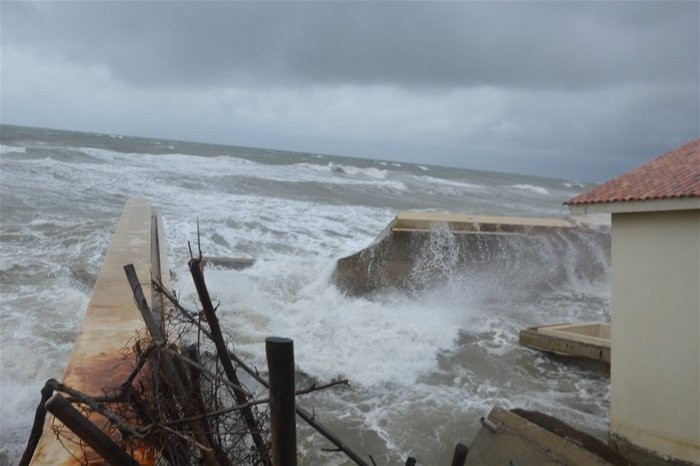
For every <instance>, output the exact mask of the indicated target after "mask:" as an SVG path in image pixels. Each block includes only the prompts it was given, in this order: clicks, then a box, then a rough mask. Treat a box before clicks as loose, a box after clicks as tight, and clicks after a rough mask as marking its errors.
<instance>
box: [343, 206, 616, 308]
mask: <svg viewBox="0 0 700 466" xmlns="http://www.w3.org/2000/svg"><path fill="white" fill-rule="evenodd" d="M592 249H595V252H591V250H592ZM609 250H610V238H609V228H608V227H607V226H606V225H591V224H586V223H583V222H581V221H579V220H576V219H573V218H568V219H554V218H527V217H495V216H480V215H461V214H440V213H430V212H402V213H399V214H398V215H397V216H396V218H394V220H392V221H391V223H389V225H388V226H387V227H386V228H385V230H384V231H383V232H382V233H381V234H380V235H379V237H378V238H377V239H376V240H375V241H374V242H373V243H372V244H371V245H370V246H368V247H367V248H365V249H364V250H362V251H360V252H358V253H356V254H353V255H351V256H348V257H345V258H342V259H340V260H338V262H337V266H336V270H335V273H334V280H335V283H336V285H337V286H338V287H339V288H340V289H341V290H343V291H344V292H347V293H350V294H360V293H366V292H370V291H373V290H376V289H380V288H384V287H392V288H399V289H404V290H414V289H417V288H423V287H426V286H430V285H431V284H435V283H438V282H440V281H444V280H446V279H448V278H449V276H451V275H454V274H458V273H465V272H466V273H468V272H473V271H476V270H480V271H483V270H485V269H493V270H496V271H499V270H503V269H504V267H505V268H509V269H510V270H513V269H514V268H517V266H518V265H519V264H520V265H527V267H532V266H536V265H537V264H545V263H547V262H552V263H553V264H556V263H557V261H559V263H560V264H562V263H563V262H564V261H561V260H559V259H562V258H567V260H570V259H572V258H573V260H575V261H577V264H575V267H576V268H577V269H578V271H579V272H580V273H581V274H584V275H591V276H592V275H595V274H600V273H603V271H604V270H607V265H608V262H609Z"/></svg>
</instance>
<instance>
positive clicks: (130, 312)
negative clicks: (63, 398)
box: [31, 199, 169, 466]
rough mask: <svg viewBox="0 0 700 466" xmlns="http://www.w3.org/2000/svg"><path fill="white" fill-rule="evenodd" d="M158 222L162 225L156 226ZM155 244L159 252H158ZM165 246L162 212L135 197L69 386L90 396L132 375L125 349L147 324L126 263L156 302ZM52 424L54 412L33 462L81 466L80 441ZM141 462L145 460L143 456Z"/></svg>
mask: <svg viewBox="0 0 700 466" xmlns="http://www.w3.org/2000/svg"><path fill="white" fill-rule="evenodd" d="M152 220H154V221H155V222H156V223H155V225H159V226H160V227H159V228H155V227H152ZM152 229H153V230H154V231H156V230H157V235H156V237H157V238H158V241H157V242H155V241H152ZM152 244H153V245H155V247H154V248H153V249H154V250H155V251H157V252H155V253H154V254H152ZM164 245H165V242H164V234H163V229H162V225H161V222H160V218H159V215H158V214H154V212H153V209H152V208H151V205H150V203H149V202H148V201H146V200H143V199H130V200H129V201H128V202H127V203H126V206H125V207H124V211H123V213H122V216H121V219H120V220H119V224H118V226H117V230H116V232H115V234H114V238H113V240H112V243H111V245H110V247H109V250H108V251H107V255H106V256H105V259H104V263H103V265H102V269H101V270H100V275H99V277H98V278H97V282H96V283H95V288H94V289H93V292H92V296H91V297H90V301H89V304H88V306H87V309H86V311H85V316H84V317H83V322H82V325H81V328H80V332H79V333H78V337H77V339H76V341H75V346H74V348H73V353H72V354H71V357H70V360H69V361H68V365H67V367H66V370H65V373H64V376H63V383H64V384H66V385H68V386H70V387H72V388H75V389H77V390H79V391H81V392H83V393H86V394H88V395H93V396H99V395H102V394H103V391H104V389H105V388H118V387H119V386H120V385H121V384H122V383H123V382H124V381H125V380H126V379H127V377H128V376H129V374H130V372H131V370H132V361H128V360H127V361H125V360H123V359H122V356H123V354H124V350H125V349H130V348H129V343H130V341H131V342H132V343H133V340H132V339H133V337H134V336H135V335H136V333H137V332H139V331H140V330H142V329H143V328H144V322H143V319H142V318H141V314H140V313H139V310H138V308H137V307H136V305H135V303H134V298H133V293H132V291H131V288H130V287H129V283H128V282H127V279H126V275H125V273H124V270H123V267H124V266H125V265H126V264H133V265H134V267H135V269H136V272H137V273H138V276H139V279H140V281H141V286H142V287H143V291H144V294H145V296H146V298H147V299H148V301H149V305H150V302H151V269H152V263H154V265H155V266H157V265H158V263H160V270H161V271H162V277H163V280H166V279H167V278H169V272H168V261H167V256H166V255H165V253H164V250H165V248H164ZM76 311H77V310H76ZM91 419H93V420H94V422H96V423H97V424H98V425H100V424H101V423H102V422H103V419H102V418H100V416H97V415H96V416H93V417H92V418H91ZM52 422H53V416H51V415H49V416H48V417H47V423H46V425H45V427H44V433H43V435H42V438H41V440H40V442H39V445H38V447H37V450H36V452H35V454H34V457H33V459H32V463H31V464H33V465H42V466H43V465H45V466H49V465H50V466H58V465H73V464H81V463H80V462H79V461H78V460H77V459H76V458H75V457H77V458H81V457H83V453H82V452H81V450H80V447H79V445H78V444H77V443H73V442H70V441H66V440H67V439H65V438H64V439H63V440H64V441H63V444H61V442H59V441H58V440H57V438H56V436H55V435H54V434H53V432H52V431H51V426H52ZM55 422H56V423H57V424H58V421H55ZM63 435H65V436H66V437H67V438H68V439H70V438H71V437H72V434H71V433H70V432H69V431H68V429H64V430H63ZM93 455H94V454H93ZM137 460H139V461H141V459H140V458H137ZM98 461H99V460H98Z"/></svg>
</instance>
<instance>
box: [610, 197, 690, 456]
mask: <svg viewBox="0 0 700 466" xmlns="http://www.w3.org/2000/svg"><path fill="white" fill-rule="evenodd" d="M611 281H612V329H613V330H612V362H611V382H612V399H611V420H610V430H611V434H612V439H613V440H615V439H616V438H619V439H620V440H622V441H625V440H626V441H629V442H630V443H632V444H634V445H637V446H640V447H643V448H645V449H648V450H652V451H655V452H657V453H659V454H661V455H670V456H671V457H674V458H677V459H681V460H685V461H691V462H694V463H700V210H683V211H671V212H648V213H617V214H615V213H613V215H612V277H611Z"/></svg>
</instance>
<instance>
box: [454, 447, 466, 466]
mask: <svg viewBox="0 0 700 466" xmlns="http://www.w3.org/2000/svg"><path fill="white" fill-rule="evenodd" d="M467 454H469V448H467V447H466V445H464V444H462V443H458V444H457V446H455V453H454V456H453V457H452V466H464V463H466V462H467Z"/></svg>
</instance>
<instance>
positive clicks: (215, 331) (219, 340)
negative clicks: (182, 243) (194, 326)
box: [189, 259, 272, 465]
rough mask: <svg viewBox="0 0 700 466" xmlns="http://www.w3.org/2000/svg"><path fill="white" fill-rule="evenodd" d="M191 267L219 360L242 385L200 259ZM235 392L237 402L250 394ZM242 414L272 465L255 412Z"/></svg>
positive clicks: (262, 454)
mask: <svg viewBox="0 0 700 466" xmlns="http://www.w3.org/2000/svg"><path fill="white" fill-rule="evenodd" d="M189 267H190V273H191V274H192V279H193V280H194V285H195V288H197V294H198V295H199V301H200V302H201V304H202V307H203V309H204V315H205V316H206V319H207V324H209V329H210V330H211V336H212V340H213V341H214V344H215V345H216V351H217V354H218V356H219V360H220V361H221V365H222V366H223V368H224V372H225V373H226V377H228V379H229V381H231V383H233V384H234V385H236V386H239V387H240V385H241V383H240V381H239V380H238V375H236V369H235V368H234V367H233V362H231V356H230V355H229V352H228V348H227V347H226V341H224V336H223V333H222V332H221V327H220V325H219V318H218V317H217V316H216V312H215V311H214V305H213V304H212V302H211V298H210V297H209V290H208V289H207V285H206V283H205V282H204V275H203V273H202V267H201V264H200V259H191V260H190V263H189ZM234 393H235V396H236V402H237V403H238V404H243V403H245V402H246V401H247V398H248V396H247V394H246V393H244V392H242V391H241V390H234ZM242 414H243V418H244V419H245V423H246V425H247V427H248V431H249V432H250V435H251V437H252V438H253V443H254V444H255V448H256V449H257V451H258V455H259V456H260V460H261V462H262V463H263V464H265V465H271V464H272V463H271V462H270V459H269V455H268V452H267V446H266V445H265V442H263V439H262V436H261V435H260V433H259V432H258V424H257V421H256V420H255V416H253V413H252V411H250V409H244V410H243V412H242Z"/></svg>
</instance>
